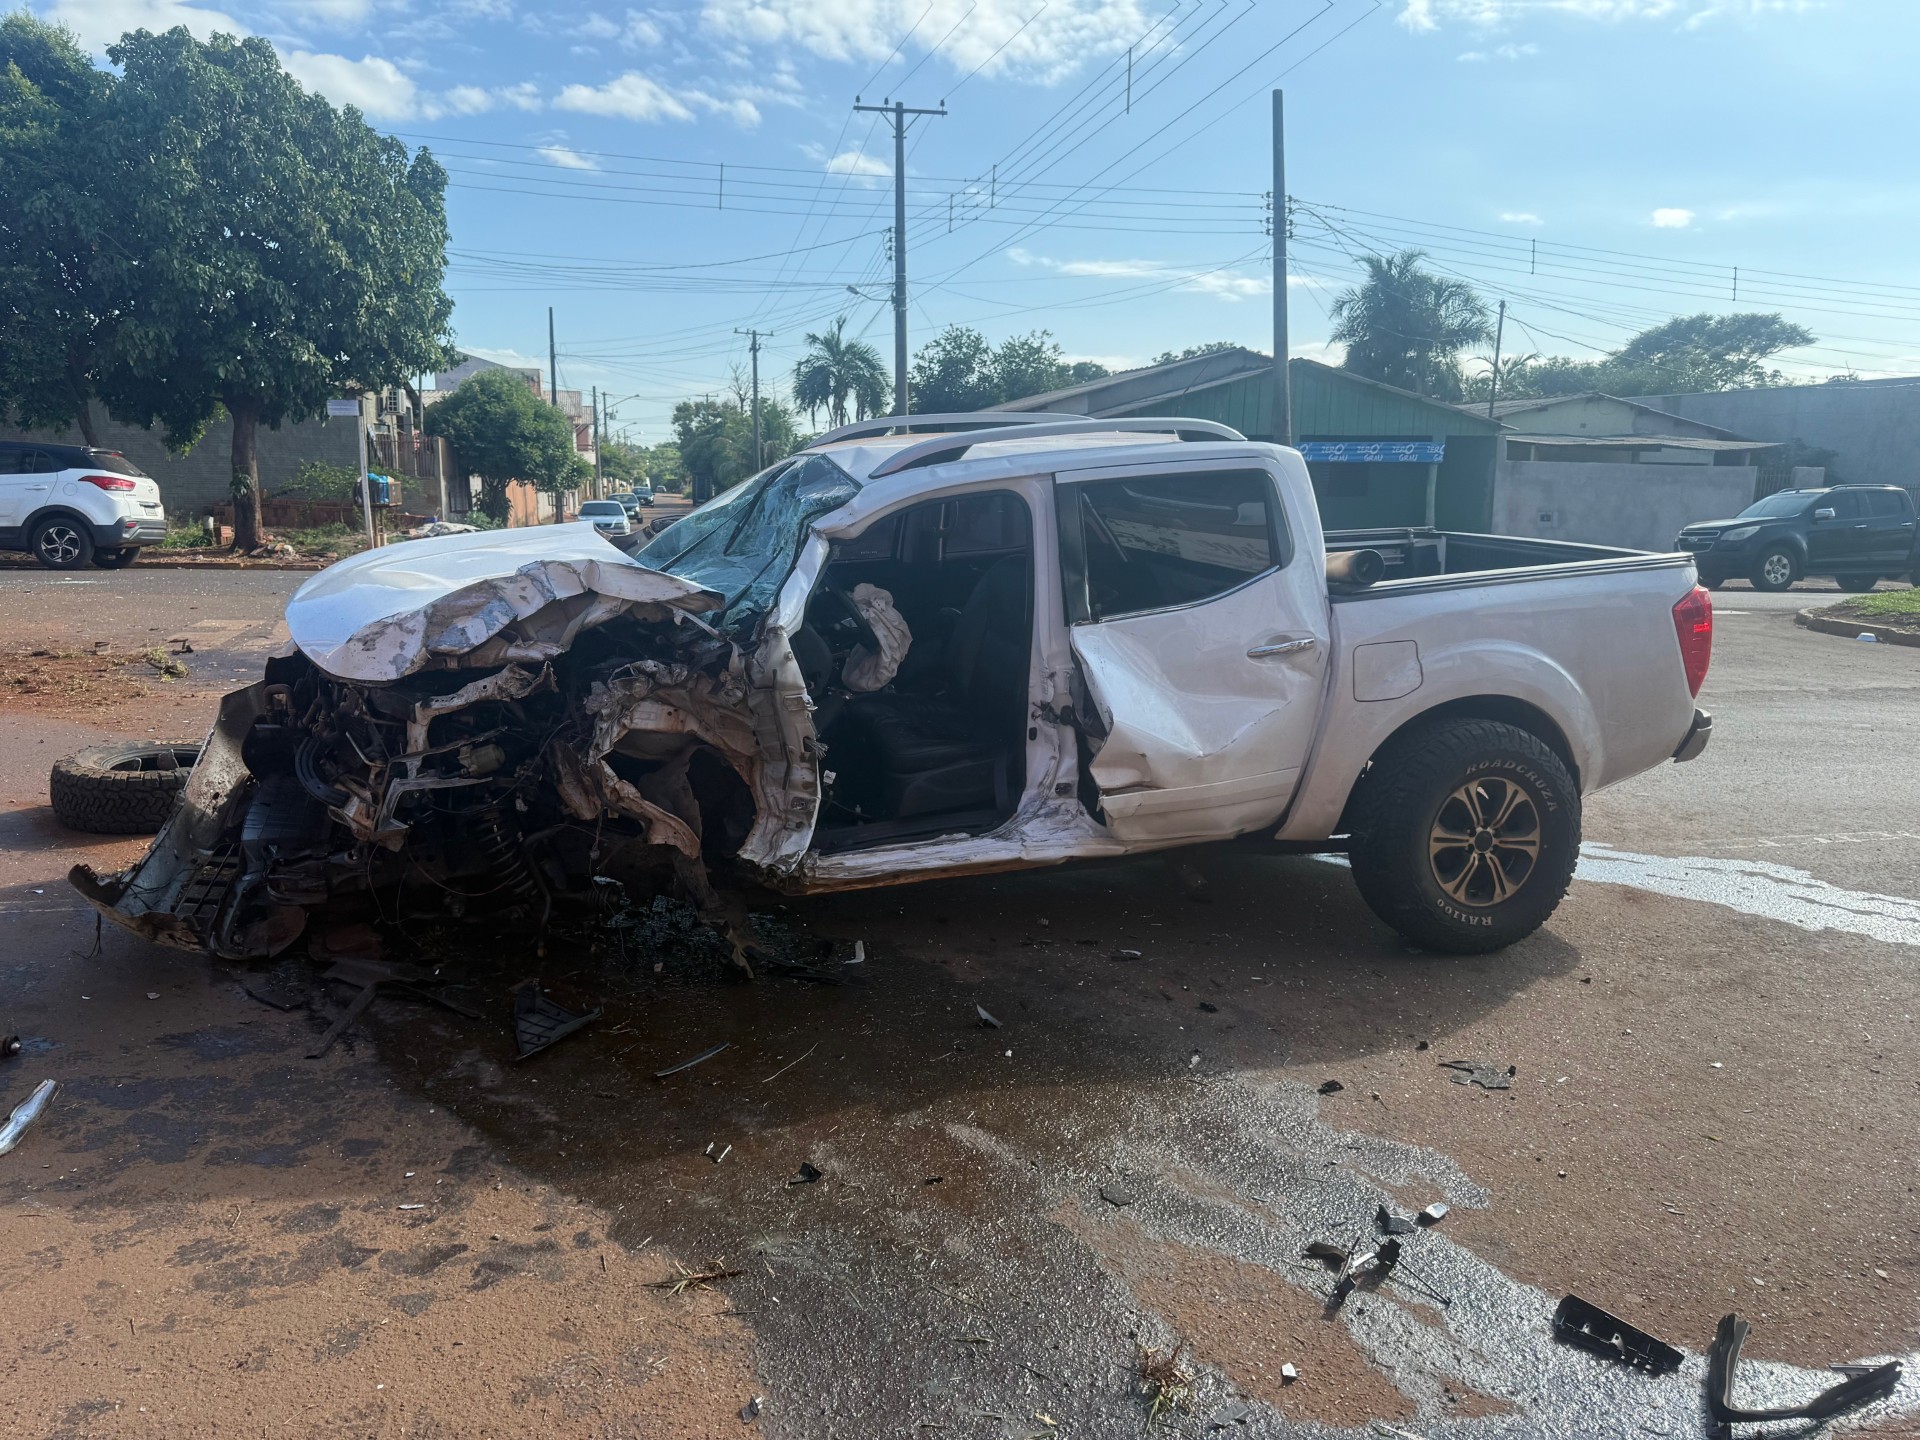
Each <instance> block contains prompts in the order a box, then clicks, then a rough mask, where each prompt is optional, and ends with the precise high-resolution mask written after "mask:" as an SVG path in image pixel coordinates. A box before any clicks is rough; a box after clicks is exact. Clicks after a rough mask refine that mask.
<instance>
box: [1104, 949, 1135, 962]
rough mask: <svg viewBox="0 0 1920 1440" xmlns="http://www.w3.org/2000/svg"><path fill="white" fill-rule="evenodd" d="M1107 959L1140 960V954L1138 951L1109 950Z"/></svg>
mask: <svg viewBox="0 0 1920 1440" xmlns="http://www.w3.org/2000/svg"><path fill="white" fill-rule="evenodd" d="M1107 958H1108V959H1109V960H1138V959H1139V958H1140V952H1139V951H1138V950H1109V951H1108V952H1107Z"/></svg>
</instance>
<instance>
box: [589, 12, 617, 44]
mask: <svg viewBox="0 0 1920 1440" xmlns="http://www.w3.org/2000/svg"><path fill="white" fill-rule="evenodd" d="M580 33H581V34H582V35H586V36H588V37H590V38H592V39H595V40H611V39H613V38H614V37H615V36H616V35H618V34H619V33H620V27H619V26H618V25H616V24H614V23H613V21H611V20H609V19H607V17H606V16H604V15H589V16H587V18H586V19H584V20H582V21H581V22H580Z"/></svg>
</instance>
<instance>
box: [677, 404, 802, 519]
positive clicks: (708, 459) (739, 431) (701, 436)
mask: <svg viewBox="0 0 1920 1440" xmlns="http://www.w3.org/2000/svg"><path fill="white" fill-rule="evenodd" d="M760 429H761V444H762V446H763V448H764V450H765V453H766V460H767V464H771V463H772V462H773V461H774V460H779V459H785V458H786V457H787V456H788V455H791V454H792V453H793V452H794V451H795V450H797V449H799V448H800V433H799V428H798V427H797V426H796V425H795V424H794V419H793V411H792V410H791V409H789V408H788V407H787V406H786V405H784V404H782V403H781V402H780V401H778V400H776V399H774V398H773V397H772V396H770V395H762V396H761V397H760ZM673 433H674V435H675V436H676V437H677V439H678V442H679V443H678V445H677V447H676V448H677V450H678V452H679V459H680V462H681V464H683V465H684V466H685V467H686V474H687V477H688V479H689V480H691V481H692V488H693V502H694V504H696V505H702V504H705V503H706V502H707V501H709V500H711V499H712V498H713V497H714V496H715V495H717V494H719V493H720V492H721V491H722V490H725V489H727V488H728V487H729V486H732V485H737V484H739V482H740V481H742V480H744V479H746V478H747V477H748V476H749V475H752V474H755V473H756V472H758V471H760V470H763V469H765V468H766V466H765V465H757V464H755V463H754V457H753V414H752V411H751V409H750V407H748V406H745V405H742V404H740V403H739V402H738V401H735V400H683V401H681V402H680V403H679V404H678V405H676V406H674V407H673ZM658 448H660V449H665V448H667V447H665V446H661V447H658Z"/></svg>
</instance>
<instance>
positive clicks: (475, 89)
mask: <svg viewBox="0 0 1920 1440" xmlns="http://www.w3.org/2000/svg"><path fill="white" fill-rule="evenodd" d="M441 98H442V99H443V100H445V102H446V106H447V109H449V110H451V111H452V112H453V113H454V114H456V115H480V114H483V113H485V112H486V111H488V110H491V109H492V108H493V92H492V91H491V90H482V89H481V88H480V87H479V86H478V85H456V86H454V87H453V88H452V89H451V90H449V91H447V93H446V94H445V95H444V96H442V97H441Z"/></svg>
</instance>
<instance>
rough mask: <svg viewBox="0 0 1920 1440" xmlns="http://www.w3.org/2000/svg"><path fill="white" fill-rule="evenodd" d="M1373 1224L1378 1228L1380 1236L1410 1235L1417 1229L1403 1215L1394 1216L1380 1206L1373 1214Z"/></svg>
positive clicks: (1384, 1207)
mask: <svg viewBox="0 0 1920 1440" xmlns="http://www.w3.org/2000/svg"><path fill="white" fill-rule="evenodd" d="M1373 1223H1374V1224H1376V1225H1378V1226H1379V1227H1380V1233H1381V1234H1382V1235H1411V1234H1413V1232H1414V1231H1415V1230H1416V1229H1417V1228H1418V1227H1417V1226H1416V1225H1415V1224H1414V1223H1413V1221H1411V1220H1409V1219H1407V1217H1406V1216H1404V1215H1396V1214H1394V1213H1393V1212H1392V1211H1391V1210H1389V1209H1388V1208H1387V1207H1386V1206H1384V1205H1382V1206H1381V1207H1380V1208H1379V1209H1378V1210H1377V1211H1375V1212H1374V1217H1373Z"/></svg>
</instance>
